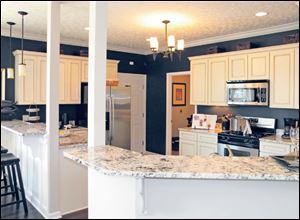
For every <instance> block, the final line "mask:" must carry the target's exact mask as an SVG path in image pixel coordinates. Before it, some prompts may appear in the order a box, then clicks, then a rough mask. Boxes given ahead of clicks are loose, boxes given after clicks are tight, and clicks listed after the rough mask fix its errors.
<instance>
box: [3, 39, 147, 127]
mask: <svg viewBox="0 0 300 220" xmlns="http://www.w3.org/2000/svg"><path fill="white" fill-rule="evenodd" d="M20 48H21V40H20V39H18V38H12V51H14V50H19V49H20ZM46 48H47V44H46V42H42V41H33V40H24V50H28V51H36V52H46ZM60 48H61V51H63V54H65V55H75V56H79V51H80V50H88V48H86V47H79V46H71V45H64V44H62V45H61V47H60ZM8 55H9V38H8V37H4V36H1V68H6V67H9V65H10V64H9V58H8ZM12 58H13V57H12ZM107 58H108V59H113V60H120V62H119V65H118V71H119V72H122V73H137V74H145V73H146V67H145V65H146V63H145V56H144V55H139V54H132V53H124V52H118V51H110V50H109V51H107ZM129 61H133V62H134V65H129ZM12 63H13V65H14V58H13V59H12ZM14 97H15V86H14V80H6V99H7V100H12V101H14ZM38 107H39V108H40V116H41V121H45V120H46V108H45V106H38ZM26 108H28V106H18V115H17V118H19V119H21V118H22V115H23V114H28V113H27V112H26V111H25V110H26ZM82 108H85V107H84V106H82V105H60V108H59V110H60V114H62V113H68V115H69V119H70V120H76V121H78V120H80V119H83V118H85V116H84V115H83V112H84V111H83V110H82Z"/></svg>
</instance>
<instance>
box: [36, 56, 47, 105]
mask: <svg viewBox="0 0 300 220" xmlns="http://www.w3.org/2000/svg"><path fill="white" fill-rule="evenodd" d="M46 76H47V58H46V57H42V56H40V57H37V72H36V80H35V92H34V93H35V104H39V105H43V104H46V80H47V79H46Z"/></svg>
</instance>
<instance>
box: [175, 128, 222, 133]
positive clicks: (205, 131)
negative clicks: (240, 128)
mask: <svg viewBox="0 0 300 220" xmlns="http://www.w3.org/2000/svg"><path fill="white" fill-rule="evenodd" d="M178 130H179V131H186V132H196V133H204V134H214V135H217V134H218V133H220V132H222V130H221V129H215V130H205V129H194V128H191V127H186V128H179V129H178Z"/></svg>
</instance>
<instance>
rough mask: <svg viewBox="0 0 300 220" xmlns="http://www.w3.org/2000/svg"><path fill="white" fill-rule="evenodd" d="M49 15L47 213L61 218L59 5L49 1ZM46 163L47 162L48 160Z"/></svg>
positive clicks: (56, 2) (50, 216) (51, 216)
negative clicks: (59, 172) (59, 171)
mask: <svg viewBox="0 0 300 220" xmlns="http://www.w3.org/2000/svg"><path fill="white" fill-rule="evenodd" d="M47 6H48V14H47V92H46V94H47V95H46V99H47V105H46V130H47V142H48V143H47V147H48V148H47V149H48V152H47V166H46V167H47V172H48V173H47V174H48V180H47V184H48V185H47V186H45V187H46V189H47V201H48V206H47V208H46V209H47V213H48V215H49V216H48V217H49V218H57V217H60V203H59V202H60V199H59V195H60V188H59V174H58V170H59V164H58V163H59V159H58V153H59V152H58V145H59V139H58V138H59V137H58V126H59V124H58V122H59V104H58V94H59V83H58V82H59V51H60V3H59V2H58V1H49V2H48V5H47ZM45 162H46V161H45Z"/></svg>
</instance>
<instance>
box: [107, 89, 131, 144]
mask: <svg viewBox="0 0 300 220" xmlns="http://www.w3.org/2000/svg"><path fill="white" fill-rule="evenodd" d="M130 119H131V87H130V86H117V87H106V144H108V145H113V146H116V147H121V148H124V149H130V138H131V133H130V130H131V126H130V122H131V120H130Z"/></svg>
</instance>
